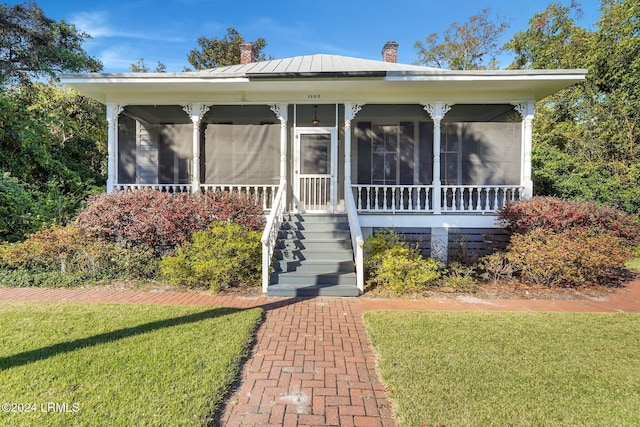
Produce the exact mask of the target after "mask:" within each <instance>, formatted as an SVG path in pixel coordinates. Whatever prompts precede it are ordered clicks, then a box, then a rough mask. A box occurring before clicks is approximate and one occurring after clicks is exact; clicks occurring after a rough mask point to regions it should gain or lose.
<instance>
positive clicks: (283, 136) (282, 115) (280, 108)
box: [271, 104, 289, 185]
mask: <svg viewBox="0 0 640 427" xmlns="http://www.w3.org/2000/svg"><path fill="white" fill-rule="evenodd" d="M288 109H289V105H288V104H278V105H272V106H271V111H273V113H274V114H275V115H276V117H277V118H278V120H280V185H286V184H287V141H288V138H287V121H288V119H289V114H288Z"/></svg>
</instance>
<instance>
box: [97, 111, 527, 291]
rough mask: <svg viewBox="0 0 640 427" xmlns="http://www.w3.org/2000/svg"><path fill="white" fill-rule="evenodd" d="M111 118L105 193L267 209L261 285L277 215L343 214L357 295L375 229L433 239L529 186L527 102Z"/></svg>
mask: <svg viewBox="0 0 640 427" xmlns="http://www.w3.org/2000/svg"><path fill="white" fill-rule="evenodd" d="M185 112H186V113H187V114H186V115H185V114H184V113H185ZM445 115H447V117H448V118H450V120H449V121H446V122H443V119H444V117H445ZM356 116H357V117H358V120H357V121H356ZM108 117H109V125H110V126H109V148H110V150H109V183H108V190H109V191H114V190H120V191H133V190H136V189H141V188H153V189H157V190H160V191H167V192H175V193H178V192H209V191H220V192H235V193H244V194H249V195H251V196H252V197H254V198H255V200H256V203H258V204H259V205H260V206H262V208H263V210H264V211H265V214H266V215H267V224H266V227H265V230H264V234H263V238H262V243H263V279H262V281H263V291H265V292H267V291H268V289H269V285H270V284H271V283H272V282H273V275H272V268H273V260H274V256H275V255H277V250H278V248H279V245H280V246H282V245H283V244H284V243H283V237H282V236H283V233H282V231H283V229H282V227H283V220H284V218H285V214H288V213H289V214H291V213H293V214H310V213H311V214H318V213H325V214H331V215H336V214H340V215H341V216H342V217H344V218H345V219H346V225H347V228H348V234H349V244H350V245H351V249H352V250H351V256H350V259H351V260H352V261H351V262H354V265H355V269H354V270H355V271H354V273H355V282H356V283H355V284H354V285H355V286H357V288H358V289H359V291H360V292H362V290H363V282H364V272H363V257H364V256H363V253H362V245H363V242H364V237H365V236H366V235H367V234H368V233H370V232H371V231H372V230H373V229H375V228H378V227H409V228H414V229H415V228H422V229H424V232H425V233H426V234H427V235H429V238H430V239H431V241H432V246H435V245H436V243H437V241H446V240H447V233H448V229H449V228H452V227H453V228H495V227H497V226H498V225H497V224H496V222H495V218H496V217H495V213H496V212H497V211H498V210H499V209H500V208H501V207H503V206H504V205H505V204H507V203H509V202H511V201H515V200H519V199H521V198H524V197H528V195H530V194H531V179H530V176H531V175H530V140H531V139H530V138H531V127H530V124H531V120H530V119H531V117H532V103H526V104H518V105H516V106H515V107H514V106H513V105H510V104H489V105H484V104H483V105H476V104H469V105H458V106H451V105H448V104H445V103H439V102H435V103H426V104H423V105H407V104H399V105H384V104H378V105H370V106H367V105H362V104H351V103H344V104H323V105H316V104H293V105H287V104H277V105H248V106H243V105H217V106H213V107H210V106H206V105H204V104H190V105H187V106H170V105H167V106H145V105H134V106H127V107H124V106H116V105H109V108H108ZM289 118H291V119H289ZM278 122H279V123H278ZM456 216H458V217H456ZM305 243H306V244H314V242H312V241H309V240H307V241H306V242H305ZM293 244H294V245H299V246H304V244H303V243H302V242H301V241H297V242H295V243H293ZM437 256H438V257H440V258H441V259H446V256H447V253H446V248H444V249H443V250H441V251H439V253H438V255H437ZM341 268H342V267H341ZM285 272H286V271H285ZM334 273H335V272H329V271H327V272H320V274H323V275H324V277H332V275H334ZM343 279H344V277H343ZM296 280H297V279H296Z"/></svg>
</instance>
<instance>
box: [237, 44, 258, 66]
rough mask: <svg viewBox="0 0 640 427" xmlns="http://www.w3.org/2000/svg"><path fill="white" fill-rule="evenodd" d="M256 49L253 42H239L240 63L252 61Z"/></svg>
mask: <svg viewBox="0 0 640 427" xmlns="http://www.w3.org/2000/svg"><path fill="white" fill-rule="evenodd" d="M255 56H256V51H255V49H254V48H253V43H241V44H240V64H249V63H251V62H253V61H254V59H255Z"/></svg>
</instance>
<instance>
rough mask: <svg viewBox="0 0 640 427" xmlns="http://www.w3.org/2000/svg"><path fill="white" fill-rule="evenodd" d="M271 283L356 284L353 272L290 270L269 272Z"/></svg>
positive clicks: (301, 284)
mask: <svg viewBox="0 0 640 427" xmlns="http://www.w3.org/2000/svg"><path fill="white" fill-rule="evenodd" d="M271 283H272V284H281V285H300V286H309V285H323V286H326V285H353V286H355V285H356V274H355V273H336V272H332V273H323V274H318V273H299V272H297V271H291V272H282V273H277V272H274V273H272V274H271Z"/></svg>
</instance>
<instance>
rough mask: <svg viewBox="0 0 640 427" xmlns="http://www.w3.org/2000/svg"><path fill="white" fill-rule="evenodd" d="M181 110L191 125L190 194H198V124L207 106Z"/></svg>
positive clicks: (207, 109) (200, 105)
mask: <svg viewBox="0 0 640 427" xmlns="http://www.w3.org/2000/svg"><path fill="white" fill-rule="evenodd" d="M182 109H183V110H184V111H185V112H186V113H187V114H188V115H189V118H190V119H191V122H192V123H193V168H192V176H191V192H193V193H198V192H200V122H201V121H202V116H204V115H205V113H206V112H207V111H209V106H208V105H204V104H197V103H196V104H190V105H185V106H183V107H182Z"/></svg>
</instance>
